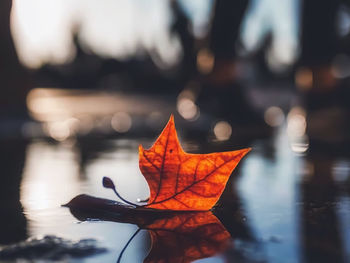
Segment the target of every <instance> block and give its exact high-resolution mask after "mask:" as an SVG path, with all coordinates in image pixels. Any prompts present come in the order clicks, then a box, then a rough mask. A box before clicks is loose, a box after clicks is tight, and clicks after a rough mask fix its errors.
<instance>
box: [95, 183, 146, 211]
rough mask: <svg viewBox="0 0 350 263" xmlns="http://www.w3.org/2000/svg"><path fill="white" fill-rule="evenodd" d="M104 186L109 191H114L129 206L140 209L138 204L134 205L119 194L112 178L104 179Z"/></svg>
mask: <svg viewBox="0 0 350 263" xmlns="http://www.w3.org/2000/svg"><path fill="white" fill-rule="evenodd" d="M102 184H103V186H104V187H105V188H109V189H112V190H113V192H114V193H115V194H116V195H117V196H118V197H119V198H120V199H121V200H122V201H124V202H125V203H127V204H129V205H132V206H135V207H138V206H140V205H137V204H134V203H132V202H129V201H128V200H126V199H124V198H123V197H122V196H121V195H120V194H119V193H118V192H117V189H116V187H115V185H114V183H113V181H112V179H111V178H109V177H103V180H102Z"/></svg>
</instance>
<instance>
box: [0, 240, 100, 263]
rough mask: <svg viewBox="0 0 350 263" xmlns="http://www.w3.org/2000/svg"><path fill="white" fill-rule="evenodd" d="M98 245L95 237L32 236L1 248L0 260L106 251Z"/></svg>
mask: <svg viewBox="0 0 350 263" xmlns="http://www.w3.org/2000/svg"><path fill="white" fill-rule="evenodd" d="M106 251H107V249H105V248H100V247H98V246H97V241H96V240H94V239H82V240H79V241H76V242H75V241H71V240H67V239H63V238H60V237H56V236H45V237H43V238H30V239H28V240H26V241H22V242H20V243H17V244H14V245H9V246H5V247H2V248H0V260H4V259H7V260H9V259H28V260H33V259H36V260H59V259H63V258H69V257H74V258H81V257H87V256H91V255H95V254H100V253H104V252H106Z"/></svg>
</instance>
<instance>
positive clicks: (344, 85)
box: [295, 0, 350, 146]
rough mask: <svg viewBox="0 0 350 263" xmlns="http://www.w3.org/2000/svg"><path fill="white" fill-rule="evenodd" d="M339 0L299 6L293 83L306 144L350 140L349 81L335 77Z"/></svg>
mask: <svg viewBox="0 0 350 263" xmlns="http://www.w3.org/2000/svg"><path fill="white" fill-rule="evenodd" d="M342 3H344V4H345V1H341V0H324V1H317V0H304V1H303V2H302V10H301V18H302V19H301V55H300V65H299V68H298V69H297V71H296V75H295V80H296V85H297V87H298V88H299V90H300V91H301V93H302V97H303V99H304V105H305V107H306V111H307V134H308V135H309V137H310V141H311V143H310V145H311V146H312V144H313V143H317V144H324V143H326V144H329V143H332V144H338V145H342V144H343V143H344V142H350V137H349V130H350V123H349V121H348V120H349V118H350V114H349V113H350V111H349V103H348V100H349V98H350V91H349V87H348V85H349V83H348V80H346V79H345V78H343V79H341V78H339V77H337V75H339V74H338V73H337V72H338V71H339V70H341V69H340V68H339V66H341V65H335V61H336V58H337V57H338V55H339V53H340V51H341V45H342V44H341V43H342V41H344V39H342V38H341V36H340V35H339V32H338V30H337V22H338V15H339V11H340V7H341V4H342Z"/></svg>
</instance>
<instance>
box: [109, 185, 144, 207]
mask: <svg viewBox="0 0 350 263" xmlns="http://www.w3.org/2000/svg"><path fill="white" fill-rule="evenodd" d="M113 192H114V193H115V194H116V195H117V196H118V197H119V198H120V199H121V200H122V201H124V202H125V203H127V204H129V205H133V206H140V205H138V204H134V203H132V202H129V201H128V200H126V199H124V198H123V197H122V196H121V195H120V194H119V193H118V192H117V190H116V189H115V188H113Z"/></svg>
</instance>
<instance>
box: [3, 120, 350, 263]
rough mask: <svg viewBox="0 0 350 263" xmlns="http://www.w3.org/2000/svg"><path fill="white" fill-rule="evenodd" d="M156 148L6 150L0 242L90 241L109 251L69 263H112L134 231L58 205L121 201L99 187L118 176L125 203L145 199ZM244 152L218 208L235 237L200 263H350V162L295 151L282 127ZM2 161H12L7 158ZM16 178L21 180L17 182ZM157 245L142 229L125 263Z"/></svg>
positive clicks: (86, 145)
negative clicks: (142, 166)
mask: <svg viewBox="0 0 350 263" xmlns="http://www.w3.org/2000/svg"><path fill="white" fill-rule="evenodd" d="M156 136H157V135H156V134H155V136H154V137H156ZM152 141H153V140H152V139H135V138H133V139H113V140H100V139H90V140H80V139H76V140H73V139H72V140H67V141H64V142H61V143H53V142H51V141H48V140H34V141H30V142H21V143H18V142H17V144H16V143H14V142H8V143H7V144H5V145H4V146H3V148H2V150H3V152H2V157H3V160H5V161H6V160H7V161H6V162H4V168H3V170H4V172H5V173H7V174H6V175H10V174H11V175H13V176H12V177H11V178H12V179H6V180H4V183H3V184H2V185H1V188H2V189H1V190H2V194H3V195H4V196H6V199H5V198H3V199H2V200H7V201H6V202H8V204H9V205H6V202H5V201H3V204H2V207H3V209H2V215H3V216H2V220H1V221H2V222H1V228H2V229H1V236H2V237H1V241H2V244H6V243H13V242H16V241H19V240H23V239H25V238H26V237H42V236H45V235H54V236H58V237H62V238H66V239H69V240H73V241H78V240H80V239H91V238H92V239H96V240H97V242H98V246H99V247H102V248H106V249H107V250H108V251H107V252H106V253H101V254H97V255H94V256H87V257H83V258H79V259H73V258H72V259H69V258H68V259H67V262H116V261H117V259H118V257H119V255H120V253H121V252H122V250H123V248H124V247H125V245H126V244H127V243H128V241H129V239H130V238H131V237H132V236H133V234H134V233H135V231H137V229H138V226H136V225H133V224H127V223H118V222H107V221H98V220H88V221H84V222H81V221H80V220H78V219H77V218H75V217H74V216H73V215H72V214H71V213H70V211H69V209H68V208H64V207H61V205H62V204H65V203H67V202H68V201H69V200H71V199H72V198H73V197H75V196H76V195H78V194H82V193H85V194H89V195H93V196H96V197H103V198H109V199H112V200H118V198H117V197H116V196H115V195H114V194H113V192H112V191H110V190H108V189H105V188H103V187H102V178H103V177H104V176H108V177H110V178H112V179H113V181H114V183H115V184H116V186H117V189H118V191H119V192H120V194H121V195H122V196H124V197H125V198H126V199H128V200H136V199H137V198H141V199H144V198H147V197H148V187H147V183H146V181H145V180H144V178H143V176H142V174H141V173H140V171H139V168H138V145H139V144H140V143H142V144H143V145H144V146H145V147H148V146H150V145H151V143H152ZM182 142H183V144H184V148H185V149H196V150H195V151H196V152H201V151H205V152H211V151H221V150H230V149H232V148H231V146H232V145H231V144H230V142H220V143H210V144H209V143H208V144H207V145H205V146H203V144H196V143H194V142H190V141H188V140H186V139H182ZM247 146H251V147H253V150H252V152H251V153H249V154H248V155H247V156H246V157H245V158H244V160H242V162H241V163H240V164H239V168H237V169H236V170H235V171H234V172H233V175H232V177H231V180H230V182H229V184H228V185H227V188H226V190H225V192H224V195H223V197H222V199H221V200H220V202H219V207H218V208H217V209H216V210H215V211H214V214H215V215H216V216H217V217H218V219H219V220H220V221H221V223H222V225H223V226H224V227H225V229H226V230H227V232H229V233H230V235H231V237H232V239H231V240H230V243H229V245H228V246H227V247H226V249H225V250H224V251H221V252H220V253H218V254H216V255H210V256H211V257H209V258H206V259H199V260H197V261H196V262H301V261H304V262H346V261H348V260H349V259H350V239H349V237H350V230H349V229H350V224H349V219H350V213H349V211H350V210H349V208H350V198H349V174H350V161H349V158H348V157H346V156H344V155H343V156H334V155H333V156H330V155H329V154H328V153H322V152H320V151H318V152H317V154H313V153H312V151H310V152H309V153H303V154H302V153H300V151H299V153H297V152H295V151H292V149H295V147H294V148H293V147H291V146H293V145H291V141H290V139H289V138H288V136H287V133H286V127H285V126H282V127H281V128H280V129H279V130H278V132H276V134H275V135H274V136H273V137H272V138H271V139H267V140H259V141H254V142H252V143H251V144H250V145H247ZM232 147H234V146H232ZM6 156H16V158H15V159H14V158H10V160H11V161H8V159H6ZM22 163H24V164H23V171H21V169H20V167H21V164H22ZM16 176H17V177H18V178H21V180H19V179H18V178H17V179H14V178H15V177H16ZM4 178H5V177H4ZM6 178H9V176H8V177H6ZM18 186H20V187H18ZM17 188H19V189H20V191H19V194H20V198H19V199H20V202H21V204H22V205H23V211H22V210H21V207H20V205H19V202H18V201H19V200H18V196H17V195H16V193H15V192H14V191H8V192H6V191H7V190H11V189H12V190H13V189H17ZM17 191H18V189H17ZM10 204H11V205H10ZM14 204H15V205H14ZM151 246H152V243H151V238H150V235H149V233H148V231H147V230H141V231H139V232H138V234H137V235H136V236H135V237H134V238H133V239H132V240H131V242H130V243H129V245H128V246H127V247H126V249H125V251H124V253H123V256H122V258H121V262H143V260H144V259H145V258H146V257H147V255H148V253H149V252H150V250H151ZM153 253H154V251H153ZM155 253H157V251H155ZM178 253H181V252H180V251H179V252H178ZM159 255H160V256H161V254H159ZM174 256H175V255H174Z"/></svg>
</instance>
